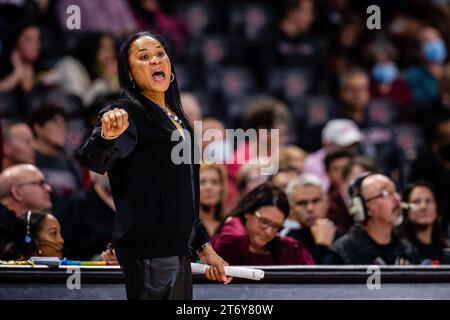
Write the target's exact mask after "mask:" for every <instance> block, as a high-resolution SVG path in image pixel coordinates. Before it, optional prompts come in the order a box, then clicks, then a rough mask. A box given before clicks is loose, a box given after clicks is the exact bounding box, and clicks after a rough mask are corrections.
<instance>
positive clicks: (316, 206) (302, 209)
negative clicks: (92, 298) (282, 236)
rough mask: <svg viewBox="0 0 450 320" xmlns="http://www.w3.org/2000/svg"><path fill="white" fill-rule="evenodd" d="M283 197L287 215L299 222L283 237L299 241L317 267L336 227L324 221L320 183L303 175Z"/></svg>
mask: <svg viewBox="0 0 450 320" xmlns="http://www.w3.org/2000/svg"><path fill="white" fill-rule="evenodd" d="M287 194H288V198H289V203H290V208H291V212H292V213H293V216H295V218H296V219H297V221H298V222H299V223H300V229H297V230H291V231H290V232H288V234H287V236H288V237H292V238H294V239H297V240H298V241H300V242H301V243H302V244H303V245H304V246H305V247H306V249H308V251H309V252H310V253H311V254H312V256H313V258H314V261H316V263H317V264H321V263H322V260H323V258H324V256H325V255H326V253H327V250H328V247H329V246H330V245H331V244H332V243H333V241H334V239H335V237H336V227H335V225H334V223H333V222H332V221H331V220H329V219H327V212H328V207H329V206H328V196H327V194H326V193H325V191H324V190H323V187H322V183H321V181H320V180H319V178H318V177H316V176H314V175H312V174H307V173H305V174H302V175H300V176H299V177H298V178H296V179H294V180H293V181H291V182H290V183H289V186H288V191H287Z"/></svg>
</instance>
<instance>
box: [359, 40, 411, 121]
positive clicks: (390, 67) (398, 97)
mask: <svg viewBox="0 0 450 320" xmlns="http://www.w3.org/2000/svg"><path fill="white" fill-rule="evenodd" d="M366 56H367V58H366V59H367V60H368V63H369V65H370V66H371V71H370V74H371V78H372V81H371V84H370V91H371V95H372V96H373V97H375V98H383V99H391V100H392V101H394V102H395V104H396V105H397V106H398V108H399V113H400V114H401V116H402V118H403V119H404V120H408V119H409V118H410V116H411V108H412V103H413V97H412V92H411V89H410V88H409V85H408V83H407V82H406V80H405V79H403V78H402V77H401V76H400V74H399V70H398V66H397V64H396V61H397V58H398V54H397V50H396V49H395V47H394V46H393V45H392V44H391V43H390V42H388V41H376V42H373V43H371V44H370V45H369V46H368V48H367V49H366Z"/></svg>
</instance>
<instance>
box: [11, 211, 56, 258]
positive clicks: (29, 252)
mask: <svg viewBox="0 0 450 320" xmlns="http://www.w3.org/2000/svg"><path fill="white" fill-rule="evenodd" d="M63 248H64V239H63V237H62V236H61V227H60V225H59V222H58V219H56V218H55V216H53V215H52V214H50V213H49V212H40V211H28V213H27V214H25V215H23V216H22V217H20V218H19V219H17V221H16V223H15V226H14V241H13V242H12V243H10V244H8V245H7V246H6V247H5V253H4V255H3V256H4V259H7V260H28V259H29V258H30V257H32V256H41V257H57V258H62V257H63Z"/></svg>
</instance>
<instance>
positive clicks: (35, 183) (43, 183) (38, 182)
mask: <svg viewBox="0 0 450 320" xmlns="http://www.w3.org/2000/svg"><path fill="white" fill-rule="evenodd" d="M26 185H32V186H40V187H41V188H44V187H45V186H46V185H48V183H47V181H45V179H39V180H36V181H28V182H22V183H18V184H16V187H22V186H26Z"/></svg>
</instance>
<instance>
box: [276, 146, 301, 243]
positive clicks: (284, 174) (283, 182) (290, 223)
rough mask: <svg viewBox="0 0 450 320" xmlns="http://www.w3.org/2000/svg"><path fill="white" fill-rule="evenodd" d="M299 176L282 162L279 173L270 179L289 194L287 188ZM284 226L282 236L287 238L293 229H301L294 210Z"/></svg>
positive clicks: (296, 171)
mask: <svg viewBox="0 0 450 320" xmlns="http://www.w3.org/2000/svg"><path fill="white" fill-rule="evenodd" d="M298 149H300V148H298ZM300 150H301V149H300ZM299 174H300V172H299V171H298V170H297V169H296V168H294V167H292V166H289V165H287V164H286V162H282V161H280V168H279V169H278V172H277V173H276V174H274V175H273V176H271V177H270V182H272V183H273V184H274V185H275V186H277V187H279V188H281V189H283V190H284V192H287V186H288V185H289V183H290V182H291V181H292V180H294V179H295V178H297V177H298V176H299ZM283 226H284V229H283V230H281V232H280V236H286V235H287V233H288V232H289V230H291V229H299V228H300V224H299V222H298V220H297V219H296V217H295V216H294V214H293V212H292V210H290V211H289V215H288V216H287V218H286V219H285V220H284V224H283Z"/></svg>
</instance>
